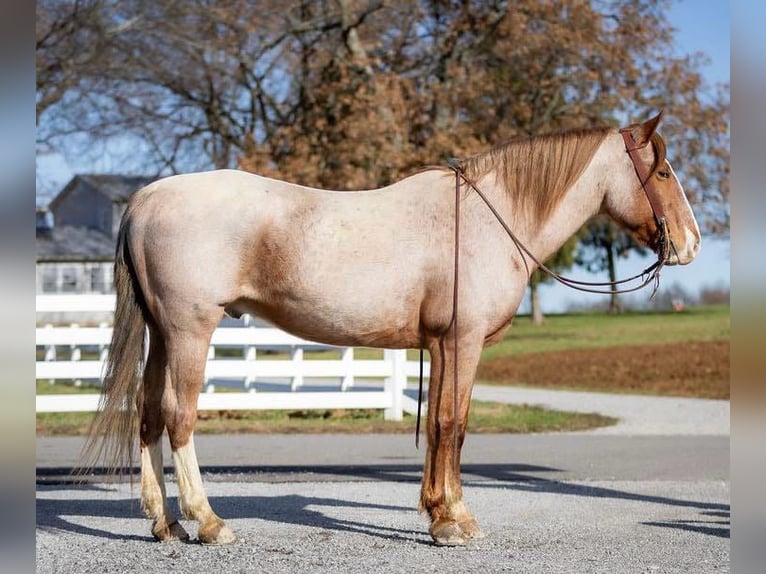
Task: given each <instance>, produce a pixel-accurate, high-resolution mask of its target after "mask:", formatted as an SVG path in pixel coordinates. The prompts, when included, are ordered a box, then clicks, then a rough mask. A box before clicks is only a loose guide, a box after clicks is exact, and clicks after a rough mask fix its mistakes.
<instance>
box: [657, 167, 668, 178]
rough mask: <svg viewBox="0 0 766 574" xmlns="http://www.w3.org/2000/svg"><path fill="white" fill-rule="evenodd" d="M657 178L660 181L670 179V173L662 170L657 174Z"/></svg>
mask: <svg viewBox="0 0 766 574" xmlns="http://www.w3.org/2000/svg"><path fill="white" fill-rule="evenodd" d="M657 176H658V177H659V178H660V179H668V178H669V177H670V172H669V171H665V170H664V169H661V170H660V171H658V172H657Z"/></svg>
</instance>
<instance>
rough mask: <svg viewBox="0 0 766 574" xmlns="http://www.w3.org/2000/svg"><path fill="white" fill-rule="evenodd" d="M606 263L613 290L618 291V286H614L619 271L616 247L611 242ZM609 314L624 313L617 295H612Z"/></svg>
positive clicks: (608, 246) (607, 249)
mask: <svg viewBox="0 0 766 574" xmlns="http://www.w3.org/2000/svg"><path fill="white" fill-rule="evenodd" d="M606 262H607V268H608V270H609V281H611V282H612V289H616V288H617V286H616V285H614V282H615V281H616V280H617V269H616V263H615V257H614V245H613V244H612V243H611V242H609V243H607V245H606ZM609 313H611V314H612V315H616V314H618V313H622V303H621V302H620V297H619V295H617V293H612V295H611V297H610V299H609Z"/></svg>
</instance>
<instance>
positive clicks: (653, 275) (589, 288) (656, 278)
mask: <svg viewBox="0 0 766 574" xmlns="http://www.w3.org/2000/svg"><path fill="white" fill-rule="evenodd" d="M620 134H621V135H622V138H623V141H624V142H625V151H626V152H627V153H628V155H629V156H630V159H631V162H632V163H633V168H634V169H635V170H636V175H637V176H638V180H639V182H640V183H641V189H643V190H644V194H645V195H646V198H647V200H648V201H649V205H650V207H651V208H652V213H653V215H654V220H655V222H656V223H657V231H658V233H659V238H658V240H657V261H655V262H654V263H653V264H652V265H650V266H649V267H647V268H646V269H644V270H643V271H641V272H640V273H638V274H636V275H633V276H632V277H628V278H626V279H621V280H619V281H604V282H593V281H579V280H576V279H571V278H569V277H564V276H563V275H560V274H559V273H556V272H555V271H553V270H552V269H550V268H548V267H546V266H545V265H544V264H543V262H542V261H540V260H539V259H538V258H537V257H535V256H534V255H533V254H532V253H531V252H530V251H529V249H528V248H527V247H526V246H525V245H524V244H523V243H522V242H521V241H520V240H519V238H518V237H516V234H515V233H513V231H512V230H511V228H510V226H509V225H508V224H507V223H506V222H505V220H504V219H503V217H502V215H500V213H499V212H498V211H497V209H495V206H494V205H492V202H490V201H489V199H488V198H487V196H486V195H484V193H483V192H482V191H481V189H479V188H478V186H477V185H476V184H475V183H474V182H473V181H472V180H471V179H469V178H468V176H467V175H466V174H465V172H464V171H463V168H462V167H461V166H460V164H459V163H458V162H457V161H455V160H450V161H449V162H448V163H447V167H449V169H451V170H452V171H454V172H455V262H454V280H453V292H452V317H451V319H450V323H449V325H448V326H447V328H446V329H445V331H444V333H443V334H442V337H445V336H446V335H447V333H448V332H449V330H450V329H453V330H454V335H455V337H454V344H455V348H454V365H453V368H452V372H453V380H452V387H453V388H452V392H453V401H452V403H453V404H452V416H453V435H454V436H453V446H454V449H453V450H454V452H453V457H454V464H455V466H457V460H458V453H459V452H460V449H459V447H458V400H457V391H458V320H457V318H458V313H457V310H458V309H457V305H458V275H459V273H458V272H459V264H460V257H459V251H460V250H459V245H460V188H461V180H462V181H463V182H465V184H466V185H467V186H468V187H469V188H470V189H473V191H475V192H476V194H477V195H478V196H479V197H480V198H481V199H482V201H484V203H485V204H486V206H487V207H488V208H489V210H490V211H491V212H492V215H494V216H495V219H497V221H498V223H500V225H501V226H502V228H503V229H504V230H505V232H506V233H507V234H508V237H510V238H511V241H513V244H514V245H515V246H516V249H517V250H518V252H519V254H520V255H521V260H522V262H523V263H524V267H525V268H526V271H527V276H529V275H530V272H529V265H528V263H527V259H526V257H529V258H530V259H531V260H532V261H533V262H534V263H535V264H537V266H538V268H539V269H541V270H542V271H544V272H545V273H546V274H548V275H549V276H550V277H552V278H553V279H555V280H556V281H558V282H559V283H561V284H562V285H566V286H567V287H570V288H572V289H576V290H578V291H584V292H586V293H598V294H602V295H611V294H618V293H632V292H634V291H638V290H640V289H643V288H644V287H646V286H647V285H649V284H650V283H652V282H654V288H653V289H652V294H651V297H654V295H655V294H656V293H657V289H658V288H659V285H660V271H661V270H662V268H663V267H664V266H665V261H666V260H667V258H668V256H669V255H670V249H671V248H673V249H675V247H674V246H673V244H672V242H671V241H670V237H669V233H668V223H667V218H666V216H665V210H664V208H663V207H662V203H661V202H660V201H659V196H658V194H657V190H656V188H655V187H654V182H653V181H652V180H651V175H652V174H651V173H648V172H647V169H646V166H644V164H643V163H642V161H641V158H640V157H639V155H638V150H640V149H643V148H644V147H646V146H647V145H648V144H649V141H650V140H647V141H646V143H644V144H642V145H637V144H636V142H635V140H634V139H633V135H632V133H631V130H630V128H622V129H621V130H620ZM525 255H526V257H525ZM645 276H646V279H644V277H645ZM639 278H641V279H642V282H641V284H640V285H638V286H636V287H631V288H626V289H616V288H615V286H616V285H623V284H625V283H630V282H631V281H635V280H636V279H639ZM607 285H609V286H610V287H611V288H610V289H597V288H596V287H605V286H607ZM422 403H423V347H422V345H421V347H420V380H419V384H418V412H417V419H416V422H415V448H419V446H420V445H419V442H420V419H421V406H422Z"/></svg>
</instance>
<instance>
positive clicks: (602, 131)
mask: <svg viewBox="0 0 766 574" xmlns="http://www.w3.org/2000/svg"><path fill="white" fill-rule="evenodd" d="M637 125H638V124H636V126H637ZM631 127H634V126H631ZM611 129H612V128H609V127H601V128H591V129H574V130H570V131H565V132H560V133H554V134H548V135H541V136H535V137H528V138H521V139H515V140H512V141H509V142H507V143H504V144H500V145H498V146H495V147H493V148H492V149H490V150H489V151H486V152H482V153H479V154H477V155H474V156H472V157H469V158H467V159H464V160H462V161H461V162H460V166H461V167H462V169H463V170H464V171H465V173H466V175H467V176H468V177H469V178H470V179H472V180H474V181H476V180H477V179H479V178H481V177H482V176H484V175H486V174H487V173H489V172H490V171H492V170H494V171H495V176H496V178H497V182H498V183H499V184H500V185H503V186H504V187H505V189H506V191H507V193H508V194H509V195H510V196H511V199H512V201H513V203H514V205H515V206H516V209H517V210H520V211H521V213H522V214H523V215H524V217H526V218H528V219H529V220H530V221H537V222H540V223H542V222H543V221H545V220H546V219H547V218H548V217H549V216H550V214H551V213H552V212H553V210H554V209H555V208H556V206H557V205H558V204H559V202H560V201H561V199H562V198H563V197H564V195H565V193H566V191H567V190H568V189H569V188H570V187H571V186H572V184H573V183H574V182H575V181H576V180H577V179H578V178H579V177H580V175H582V172H583V171H584V170H585V168H586V167H587V166H588V164H589V163H590V161H591V159H592V158H593V155H594V154H595V153H596V150H597V149H598V147H599V146H600V145H601V142H603V141H604V138H605V137H606V136H607V134H608V133H609V132H610V131H611ZM652 144H653V145H654V150H655V162H654V165H653V166H652V171H651V173H652V174H653V173H654V172H655V171H656V170H657V169H658V168H659V166H661V165H662V164H663V162H664V160H665V154H666V147H665V142H664V141H663V139H662V137H661V136H660V135H659V134H658V133H656V132H655V133H654V135H653V136H652Z"/></svg>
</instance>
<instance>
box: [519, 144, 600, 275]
mask: <svg viewBox="0 0 766 574" xmlns="http://www.w3.org/2000/svg"><path fill="white" fill-rule="evenodd" d="M611 147H612V146H610V145H609V144H607V143H605V144H602V148H601V149H599V150H597V151H596V154H595V155H594V157H593V158H592V160H591V162H590V164H589V165H588V167H587V168H585V170H584V171H583V173H582V175H581V176H580V177H579V178H578V179H577V181H576V182H575V183H574V184H573V185H572V186H571V187H570V188H569V190H568V191H567V192H566V194H565V195H564V196H563V198H562V199H561V201H560V203H559V204H558V205H557V206H556V207H555V208H554V210H553V211H552V212H551V214H550V215H549V216H548V218H547V219H546V220H545V221H543V222H541V223H540V222H529V221H515V222H514V224H515V225H516V228H517V229H519V238H520V239H521V241H522V242H523V243H524V245H525V246H526V247H527V248H528V249H529V250H530V251H531V252H532V253H533V254H534V255H535V257H536V258H537V259H538V260H539V261H541V262H542V261H545V260H546V259H548V258H549V257H551V256H552V255H553V254H554V253H556V251H558V250H559V249H560V248H561V247H562V246H563V245H564V243H566V242H567V240H568V239H569V238H571V237H572V236H573V235H574V234H575V233H577V231H578V230H579V229H580V228H581V227H582V226H583V225H584V224H585V223H586V222H587V221H588V220H589V219H590V218H591V217H593V216H594V215H596V214H597V213H598V212H599V210H600V209H601V206H602V203H603V200H604V194H605V190H606V189H607V187H608V185H607V179H608V178H609V177H610V174H609V171H608V169H607V166H608V165H609V161H610V157H611V155H610V154H612V150H611V149H610V148H611ZM534 268H536V265H533V264H532V262H530V269H534Z"/></svg>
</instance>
